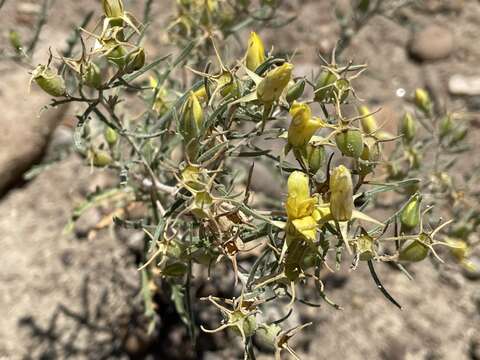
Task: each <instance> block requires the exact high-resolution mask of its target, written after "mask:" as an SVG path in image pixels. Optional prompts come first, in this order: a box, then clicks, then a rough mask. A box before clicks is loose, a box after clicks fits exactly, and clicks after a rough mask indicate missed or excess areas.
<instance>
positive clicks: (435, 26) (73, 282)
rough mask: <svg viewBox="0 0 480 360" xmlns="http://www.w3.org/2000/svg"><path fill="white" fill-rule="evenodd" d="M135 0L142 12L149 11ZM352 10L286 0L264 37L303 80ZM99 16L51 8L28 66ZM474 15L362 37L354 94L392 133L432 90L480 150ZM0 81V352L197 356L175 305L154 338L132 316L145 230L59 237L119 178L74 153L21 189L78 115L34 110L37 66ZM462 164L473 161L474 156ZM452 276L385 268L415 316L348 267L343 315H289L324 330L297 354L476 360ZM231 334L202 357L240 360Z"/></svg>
mask: <svg viewBox="0 0 480 360" xmlns="http://www.w3.org/2000/svg"><path fill="white" fill-rule="evenodd" d="M392 2H394V1H393V0H392ZM0 3H1V2H0ZM39 3H40V2H36V1H12V0H7V1H6V3H5V5H4V7H3V8H1V9H0V19H1V20H0V21H1V23H2V24H4V25H5V26H2V29H1V30H0V31H1V34H0V35H1V39H2V40H0V46H2V47H4V45H5V44H6V41H5V38H6V36H7V29H9V28H15V29H18V30H19V31H20V33H21V34H22V36H24V37H25V38H28V36H29V34H31V28H32V27H33V25H34V23H35V21H36V18H37V15H38V11H39V7H38V4H39ZM134 3H135V4H134V6H135V7H137V8H138V9H141V8H142V5H143V2H141V1H138V2H134ZM165 3H167V1H166V0H161V1H160V0H158V1H154V8H153V11H154V14H155V15H156V16H158V19H160V20H164V19H165V13H164V11H163V8H165ZM345 3H346V1H327V0H325V1H323V0H296V1H295V0H292V1H288V6H287V10H286V11H287V12H290V13H293V12H298V21H297V22H294V23H292V24H290V25H288V26H287V27H285V28H282V29H280V30H276V31H275V32H267V33H265V34H264V35H265V39H266V41H267V43H268V44H269V45H275V48H276V49H278V50H284V49H285V50H286V49H291V48H292V47H294V46H297V47H298V48H299V53H298V55H297V58H296V62H297V63H299V64H300V65H299V66H298V67H297V71H298V74H301V73H305V71H306V70H305V69H308V68H310V67H311V66H312V65H313V66H314V67H318V65H319V64H320V62H319V60H318V58H317V56H316V52H317V50H318V49H320V50H321V51H322V52H323V53H328V52H329V51H331V49H332V48H333V46H334V45H335V42H336V39H337V37H338V34H339V31H340V28H339V26H338V24H337V23H336V21H335V15H334V14H335V12H334V10H333V9H334V7H335V6H336V7H337V8H338V9H337V11H338V12H340V13H342V12H343V13H347V15H348V9H347V8H346V7H345ZM93 8H96V9H97V12H98V2H96V1H90V0H89V1H82V2H78V1H77V2H75V1H58V0H56V1H53V2H52V8H51V10H50V13H51V14H52V15H54V16H51V17H49V20H48V23H47V25H46V26H45V29H44V31H43V32H42V34H41V38H40V42H39V46H38V51H37V52H36V54H37V55H36V57H35V58H34V60H33V62H34V63H37V62H44V61H45V59H46V57H47V55H46V49H47V44H55V45H56V46H57V45H58V44H63V43H64V42H65V39H66V38H67V37H68V35H69V33H70V29H71V26H72V25H73V24H78V23H79V22H80V21H81V19H82V18H83V17H84V16H85V14H86V13H87V12H88V10H89V9H93ZM479 18H480V2H479V1H477V0H465V1H456V0H449V1H448V0H445V1H442V0H429V1H424V2H423V6H422V7H421V8H415V7H414V8H407V9H403V10H399V11H398V12H395V13H392V14H390V16H389V17H379V16H378V17H374V18H372V19H371V20H370V22H369V23H368V24H367V25H366V26H365V27H363V28H362V29H360V30H359V32H358V34H355V35H354V36H353V37H352V41H351V44H350V45H349V46H348V48H347V49H346V51H345V52H344V54H343V55H342V56H343V57H344V58H345V59H350V58H354V59H355V61H356V62H365V63H367V64H368V65H369V68H370V69H369V71H368V72H367V73H366V76H365V77H364V79H363V80H361V81H358V82H357V83H356V84H355V85H356V87H357V89H358V92H359V94H361V97H362V98H364V99H367V100H368V103H369V104H371V105H372V106H381V107H382V109H383V110H382V111H381V113H380V114H379V118H380V119H382V120H385V121H387V127H390V128H391V129H395V128H396V123H395V121H396V119H397V118H398V114H399V113H401V112H402V109H403V105H402V104H403V101H402V99H400V98H399V97H398V96H397V94H398V93H399V92H398V89H400V88H401V89H404V90H405V91H406V93H407V94H411V92H412V91H413V89H415V87H418V86H423V87H428V88H429V90H431V91H432V93H433V94H434V95H435V97H436V99H437V100H438V101H439V102H440V103H441V104H444V105H445V106H448V108H451V109H455V110H456V111H460V112H463V113H464V114H466V115H468V116H469V117H470V118H471V119H472V131H471V139H472V140H473V141H472V142H473V143H477V141H476V140H477V138H478V131H477V126H478V125H479V124H480V116H479V115H480V114H479V111H480V72H479V71H478V63H479V61H480V48H479V47H478V46H477V45H476V44H477V43H478V33H479V31H480V25H478V19H479ZM160 20H158V21H160ZM292 44H295V45H292ZM0 76H1V79H2V80H1V83H2V85H3V86H1V87H0V105H1V108H2V114H1V116H0V122H1V125H2V129H3V130H2V131H1V132H0V149H1V154H0V174H2V176H1V177H0V193H2V195H3V196H2V198H1V200H0V213H1V214H2V215H1V217H0V232H1V233H2V237H1V238H0V246H1V249H2V252H1V255H0V263H1V264H2V267H1V269H2V270H1V271H0V358H1V359H3V358H5V359H21V358H31V359H64V358H73V359H101V358H104V359H109V358H128V357H131V358H142V357H143V356H144V354H145V352H147V351H150V353H155V354H156V355H151V356H153V357H154V358H158V359H183V358H195V356H194V355H193V354H192V353H191V352H190V351H189V350H186V348H187V347H188V346H185V345H184V342H185V341H186V338H187V337H186V333H185V330H184V329H183V327H182V326H181V325H180V323H179V319H178V318H175V316H174V315H172V309H171V308H169V307H168V306H165V309H164V310H162V315H163V316H164V320H163V322H164V323H163V325H162V327H161V329H160V332H159V333H157V334H156V336H157V338H156V339H155V340H152V339H149V338H148V337H147V336H146V335H145V331H144V327H143V326H142V325H141V324H142V319H141V315H140V314H139V312H137V310H139V309H140V304H141V297H140V295H139V293H138V279H139V274H138V272H137V271H136V269H135V251H134V249H135V247H136V246H138V244H137V243H136V239H138V235H135V234H134V233H130V234H122V233H118V232H116V231H114V230H113V229H103V230H98V231H96V230H95V229H94V227H95V224H97V223H98V221H99V220H100V219H101V218H102V216H103V215H104V214H103V213H102V212H101V210H92V211H89V212H88V213H87V214H86V215H85V217H83V218H82V219H81V221H80V222H79V224H77V226H76V227H75V229H74V232H73V233H71V234H69V235H65V234H64V227H65V225H66V223H67V222H68V218H69V215H70V212H71V210H72V208H73V206H74V205H75V204H77V203H78V202H79V201H81V199H82V198H83V197H84V196H85V194H86V193H87V192H88V191H89V190H91V189H93V188H95V186H96V185H98V186H102V185H104V184H106V183H107V182H110V181H115V179H113V180H112V178H111V176H110V175H109V174H108V173H105V172H98V171H96V172H95V174H93V175H92V174H91V173H90V169H89V168H88V167H86V166H85V163H84V162H83V161H82V160H81V159H79V158H78V157H77V156H75V155H64V156H63V160H62V161H60V162H58V163H56V164H54V165H52V166H50V167H49V168H48V169H47V170H46V171H44V172H42V173H41V174H40V175H39V176H38V177H35V178H34V179H33V180H31V181H24V180H22V177H21V175H22V174H23V173H24V172H25V171H27V170H29V169H31V168H32V166H33V165H35V164H37V163H38V162H39V161H40V160H41V159H45V158H47V159H49V158H52V157H54V156H56V154H58V153H59V152H60V153H61V152H62V151H63V150H64V149H66V148H68V146H69V145H70V144H71V126H72V124H73V123H74V122H73V117H72V113H73V112H74V111H75V109H74V108H73V109H66V108H61V109H58V110H56V111H49V112H46V113H42V114H41V116H39V109H40V108H41V107H42V105H43V104H45V103H46V101H48V98H47V97H45V96H43V95H42V94H40V92H39V91H38V90H36V89H35V88H33V89H32V92H31V93H30V94H28V93H27V92H28V90H27V83H28V77H29V75H28V73H27V71H26V69H24V68H22V67H19V66H18V65H16V64H14V63H12V62H11V61H7V60H2V61H0ZM382 120H380V121H382ZM59 124H60V127H58V125H59ZM475 146H477V149H478V145H475ZM62 149H63V150H62ZM464 166H471V160H470V159H468V160H467V161H465V165H464ZM259 178H262V177H259ZM263 178H264V177H263ZM255 185H256V186H257V190H258V191H261V190H262V189H265V188H266V187H268V188H269V189H268V191H272V189H271V184H270V183H262V181H259V182H258V183H257V184H255ZM273 191H277V192H278V191H279V189H277V190H273ZM447 269H448V268H441V269H440V270H438V269H435V267H434V266H433V265H432V264H430V263H428V262H427V263H425V264H421V265H417V266H413V267H411V268H410V271H411V272H412V273H414V275H415V280H414V281H409V280H408V279H407V278H406V277H405V276H404V275H403V274H401V273H399V272H397V271H395V270H393V269H392V268H389V267H388V266H384V267H379V269H378V271H379V275H380V277H381V278H382V280H383V282H384V284H385V285H386V286H388V287H389V288H390V289H391V292H392V293H394V295H395V297H396V298H397V300H399V302H401V303H402V305H403V307H404V309H403V310H402V311H400V310H397V309H396V308H394V307H393V306H392V305H391V304H390V303H388V302H387V301H386V300H385V299H384V298H383V297H382V296H381V294H380V293H379V292H378V290H377V289H376V288H375V285H374V284H373V282H372V280H371V279H370V277H369V275H368V270H367V269H365V268H364V267H363V268H362V267H361V268H360V269H359V270H358V271H356V272H355V273H354V274H348V270H347V266H346V267H345V270H344V271H343V272H340V273H339V274H336V275H335V276H330V277H327V279H326V281H325V282H326V286H327V288H328V289H329V295H330V297H331V298H332V299H334V300H335V301H336V302H337V303H339V304H341V305H342V306H343V307H344V310H343V311H337V310H335V309H333V308H330V307H328V306H327V305H325V306H322V307H321V308H310V307H306V306H300V307H299V313H300V316H299V318H296V319H292V324H294V325H295V321H302V322H305V321H313V322H314V325H313V326H312V327H311V328H310V331H305V333H303V334H302V335H301V336H299V337H298V338H297V340H296V342H297V349H299V353H301V354H302V358H305V359H405V360H406V359H471V360H476V359H480V287H479V284H480V283H479V281H478V280H470V279H466V278H464V277H463V275H462V273H461V272H460V271H454V272H452V271H447ZM347 275H348V278H347ZM198 292H199V294H201V292H202V290H201V289H199V290H198ZM132 309H135V311H132ZM207 313H208V311H207ZM202 314H203V315H202ZM202 316H203V317H205V316H207V315H205V313H201V316H200V318H201V319H202ZM228 336H230V335H227V334H222V335H221V336H216V337H213V338H209V337H201V338H200V340H199V341H200V343H201V347H202V349H203V350H204V353H203V358H204V359H211V360H213V359H220V358H224V359H225V358H228V359H230V358H236V357H237V356H238V352H237V351H238V349H237V348H235V347H234V346H231V345H230V344H231V343H233V341H229V340H227V341H226V340H225V337H228ZM159 339H161V340H159ZM259 358H261V359H268V358H271V356H270V355H267V354H263V355H260V356H259Z"/></svg>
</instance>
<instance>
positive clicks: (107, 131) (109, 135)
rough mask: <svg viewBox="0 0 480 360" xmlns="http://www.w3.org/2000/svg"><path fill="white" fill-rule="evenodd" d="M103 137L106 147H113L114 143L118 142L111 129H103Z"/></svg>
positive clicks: (115, 133)
mask: <svg viewBox="0 0 480 360" xmlns="http://www.w3.org/2000/svg"><path fill="white" fill-rule="evenodd" d="M104 137H105V140H106V141H107V143H108V145H110V146H112V145H115V144H116V142H117V141H118V134H117V132H116V131H115V130H114V129H112V128H111V127H107V128H106V129H105V133H104Z"/></svg>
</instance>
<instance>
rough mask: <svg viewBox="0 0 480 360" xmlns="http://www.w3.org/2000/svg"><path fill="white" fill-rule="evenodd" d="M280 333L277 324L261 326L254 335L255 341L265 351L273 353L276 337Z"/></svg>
mask: <svg viewBox="0 0 480 360" xmlns="http://www.w3.org/2000/svg"><path fill="white" fill-rule="evenodd" d="M281 331H282V329H281V327H280V326H278V325H277V324H271V325H266V324H261V325H260V327H259V328H258V330H257V331H256V333H255V340H257V342H258V343H259V344H260V345H261V346H262V347H265V348H266V349H267V350H270V351H274V350H275V349H276V347H277V337H278V335H279V334H280V332H281Z"/></svg>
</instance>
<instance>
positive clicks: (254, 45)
mask: <svg viewBox="0 0 480 360" xmlns="http://www.w3.org/2000/svg"><path fill="white" fill-rule="evenodd" d="M264 62H265V47H264V46H263V42H262V39H261V38H260V36H258V35H257V33H256V32H254V31H252V32H251V33H250V38H249V39H248V50H247V68H248V69H249V70H251V71H255V70H257V68H258V67H259V66H260V65H262V64H263V63H264Z"/></svg>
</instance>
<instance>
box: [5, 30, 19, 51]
mask: <svg viewBox="0 0 480 360" xmlns="http://www.w3.org/2000/svg"><path fill="white" fill-rule="evenodd" d="M8 39H9V40H10V45H11V46H12V47H13V48H14V49H15V52H16V53H17V54H18V53H20V52H21V51H22V39H21V38H20V34H19V33H18V32H17V31H15V30H10V32H9V34H8Z"/></svg>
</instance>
